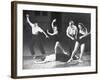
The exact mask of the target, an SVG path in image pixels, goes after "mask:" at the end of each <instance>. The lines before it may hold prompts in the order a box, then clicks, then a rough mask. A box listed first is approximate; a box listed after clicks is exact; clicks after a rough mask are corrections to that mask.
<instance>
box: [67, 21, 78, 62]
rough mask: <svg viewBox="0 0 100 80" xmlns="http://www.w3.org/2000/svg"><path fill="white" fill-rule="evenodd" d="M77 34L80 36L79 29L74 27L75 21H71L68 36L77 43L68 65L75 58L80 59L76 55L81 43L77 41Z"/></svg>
mask: <svg viewBox="0 0 100 80" xmlns="http://www.w3.org/2000/svg"><path fill="white" fill-rule="evenodd" d="M77 34H78V29H77V27H76V26H75V25H74V21H72V20H71V21H70V22H69V26H68V28H67V30H66V35H67V36H68V37H69V38H70V39H71V40H72V41H74V42H75V46H74V50H73V51H72V54H71V57H70V59H69V60H68V61H67V62H68V63H69V62H71V61H72V60H73V57H74V56H75V57H76V58H78V57H77V56H76V55H75V53H76V52H77V49H78V47H79V42H78V41H77Z"/></svg>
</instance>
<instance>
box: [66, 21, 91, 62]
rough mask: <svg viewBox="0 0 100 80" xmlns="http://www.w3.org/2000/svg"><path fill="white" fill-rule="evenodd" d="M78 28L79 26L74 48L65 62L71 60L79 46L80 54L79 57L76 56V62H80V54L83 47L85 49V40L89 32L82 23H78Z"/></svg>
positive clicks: (82, 51)
mask: <svg viewBox="0 0 100 80" xmlns="http://www.w3.org/2000/svg"><path fill="white" fill-rule="evenodd" d="M78 28H79V31H78V33H77V34H78V35H77V39H76V40H75V41H76V42H75V47H74V50H73V52H72V55H71V58H70V59H69V60H68V62H67V63H69V62H71V61H72V60H73V57H74V56H76V55H75V54H76V52H77V51H78V49H79V48H80V55H79V58H78V62H82V60H81V58H82V55H83V53H84V49H85V41H86V40H87V37H86V36H88V35H89V34H90V33H88V31H87V29H86V27H85V26H84V25H83V24H82V23H79V24H78Z"/></svg>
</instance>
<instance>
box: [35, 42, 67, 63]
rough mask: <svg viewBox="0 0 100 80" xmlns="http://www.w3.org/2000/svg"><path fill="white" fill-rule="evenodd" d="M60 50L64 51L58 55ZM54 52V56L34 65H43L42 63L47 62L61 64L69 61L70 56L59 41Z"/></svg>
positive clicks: (49, 56)
mask: <svg viewBox="0 0 100 80" xmlns="http://www.w3.org/2000/svg"><path fill="white" fill-rule="evenodd" d="M58 48H59V49H60V50H61V51H62V52H61V53H57V49H58ZM54 50H55V53H54V54H51V55H48V56H46V57H45V59H44V60H43V61H34V63H38V64H41V63H47V62H52V61H61V62H66V61H68V57H69V55H68V53H67V52H65V51H64V49H63V48H62V46H61V45H60V43H59V41H57V42H56V44H55V47H54Z"/></svg>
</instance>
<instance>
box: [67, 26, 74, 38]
mask: <svg viewBox="0 0 100 80" xmlns="http://www.w3.org/2000/svg"><path fill="white" fill-rule="evenodd" d="M69 31H70V28H69V27H68V28H67V30H66V35H67V36H68V37H69V38H71V39H72V40H74V38H73V37H72V36H71V35H70V34H69Z"/></svg>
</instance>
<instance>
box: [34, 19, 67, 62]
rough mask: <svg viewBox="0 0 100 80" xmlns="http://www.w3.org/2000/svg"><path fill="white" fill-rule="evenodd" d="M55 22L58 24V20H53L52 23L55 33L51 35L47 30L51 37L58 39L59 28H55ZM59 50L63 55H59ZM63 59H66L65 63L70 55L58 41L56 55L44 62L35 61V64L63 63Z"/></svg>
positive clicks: (55, 49)
mask: <svg viewBox="0 0 100 80" xmlns="http://www.w3.org/2000/svg"><path fill="white" fill-rule="evenodd" d="M55 22H56V19H53V21H52V23H51V26H52V29H53V33H50V32H49V31H48V30H47V33H48V34H49V35H50V36H54V37H56V38H58V36H59V35H58V29H57V26H54V23H55ZM57 40H58V39H57ZM58 48H59V49H60V50H61V53H57V50H58ZM62 56H63V57H62ZM62 59H64V60H63V61H67V60H66V59H68V53H67V52H65V50H64V49H63V48H62V46H61V44H60V42H59V41H56V42H55V46H54V54H51V55H48V56H46V57H45V59H44V60H43V61H34V63H46V62H51V61H62Z"/></svg>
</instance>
